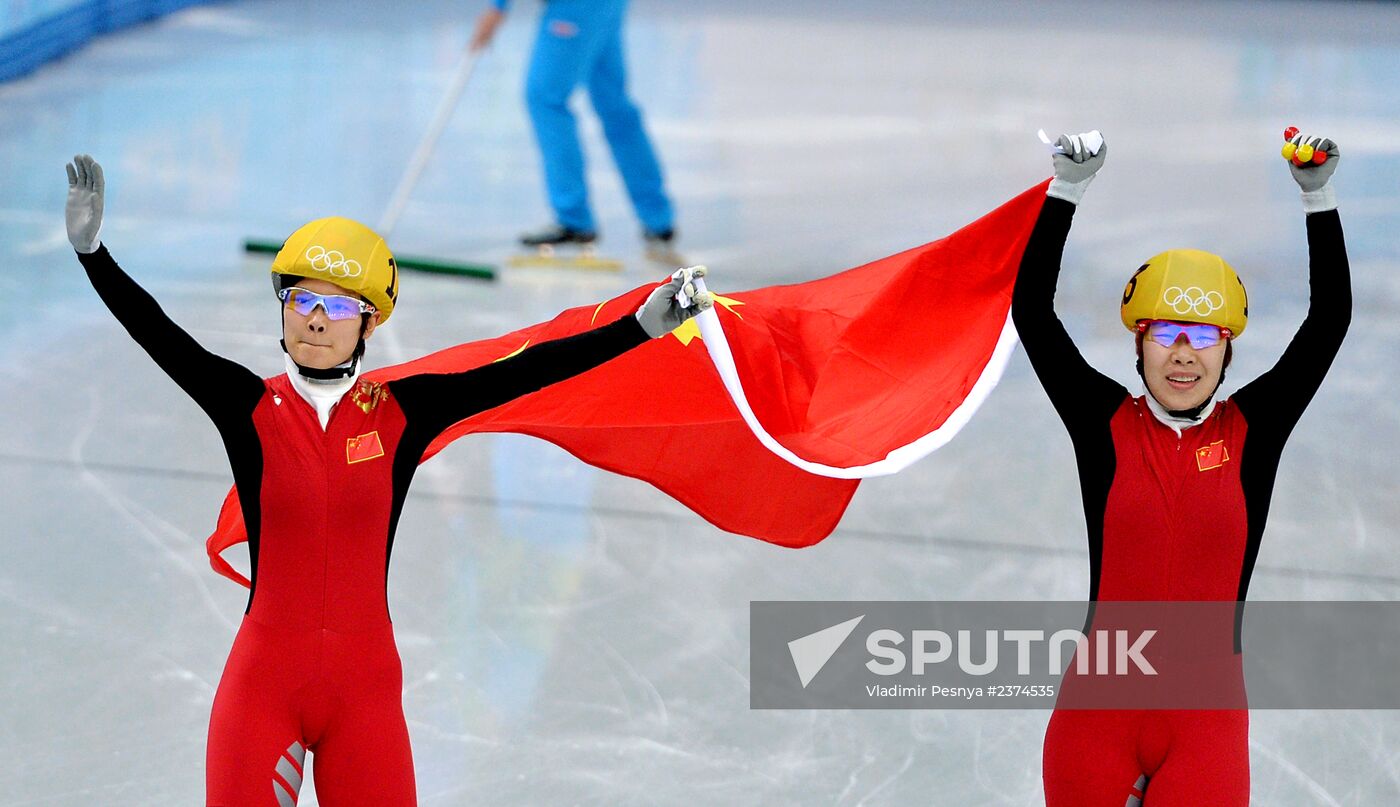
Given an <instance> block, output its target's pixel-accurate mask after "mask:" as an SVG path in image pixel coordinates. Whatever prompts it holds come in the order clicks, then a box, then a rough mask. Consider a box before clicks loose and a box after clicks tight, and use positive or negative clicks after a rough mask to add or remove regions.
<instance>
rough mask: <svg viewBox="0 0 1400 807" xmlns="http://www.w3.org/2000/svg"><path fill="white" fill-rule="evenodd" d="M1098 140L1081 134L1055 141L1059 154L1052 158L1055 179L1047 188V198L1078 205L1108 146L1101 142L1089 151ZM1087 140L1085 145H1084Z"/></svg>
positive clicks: (1092, 135)
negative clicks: (1092, 150) (1095, 149)
mask: <svg viewBox="0 0 1400 807" xmlns="http://www.w3.org/2000/svg"><path fill="white" fill-rule="evenodd" d="M1094 140H1101V138H1099V137H1098V133H1097V132H1084V133H1082V134H1077V135H1074V136H1073V137H1071V136H1070V135H1060V139H1059V140H1057V141H1056V142H1055V145H1056V146H1058V147H1059V149H1060V152H1061V153H1058V154H1056V155H1055V156H1054V162H1055V178H1054V179H1053V180H1051V181H1050V187H1049V188H1047V189H1046V191H1045V195H1046V196H1054V197H1055V198H1057V199H1064V200H1065V201H1066V202H1069V203H1070V204H1076V205H1077V204H1079V200H1080V199H1082V198H1084V190H1085V189H1086V188H1088V187H1089V183H1090V182H1091V181H1093V179H1094V175H1095V174H1097V173H1098V172H1099V169H1100V168H1102V167H1103V161H1104V158H1106V157H1107V156H1108V143H1106V142H1100V143H1099V147H1098V150H1097V151H1094V152H1092V153H1091V152H1090V146H1091V145H1092V141H1094ZM1086 141H1088V142H1086Z"/></svg>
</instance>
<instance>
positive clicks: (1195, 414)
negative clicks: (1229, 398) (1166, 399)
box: [1137, 352, 1225, 420]
mask: <svg viewBox="0 0 1400 807" xmlns="http://www.w3.org/2000/svg"><path fill="white" fill-rule="evenodd" d="M1137 371H1138V378H1141V379H1142V388H1143V389H1145V390H1147V394H1148V395H1152V387H1151V386H1150V385H1148V383H1147V374H1146V373H1145V372H1143V366H1142V353H1141V352H1139V353H1138V359H1137ZM1223 383H1225V368H1224V367H1221V368H1220V378H1217V379H1216V380H1215V389H1212V390H1211V391H1210V394H1209V395H1207V396H1206V398H1205V400H1204V401H1201V403H1200V404H1199V405H1198V406H1193V407H1191V408H1190V409H1168V408H1167V405H1166V404H1164V403H1162V402H1161V401H1160V400H1159V399H1158V398H1157V396H1156V395H1152V400H1154V401H1156V402H1157V405H1158V406H1160V407H1162V411H1163V412H1166V413H1167V414H1168V415H1171V416H1172V417H1174V418H1180V419H1182V420H1196V419H1197V418H1199V417H1200V416H1201V413H1202V412H1204V411H1206V407H1208V406H1210V405H1211V403H1212V402H1213V401H1214V400H1215V394H1216V393H1217V392H1219V391H1220V385H1221V384H1223Z"/></svg>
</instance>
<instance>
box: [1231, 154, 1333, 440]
mask: <svg viewBox="0 0 1400 807" xmlns="http://www.w3.org/2000/svg"><path fill="white" fill-rule="evenodd" d="M1295 141H1296V142H1295V145H1301V144H1303V143H1304V142H1307V143H1308V144H1309V145H1311V146H1313V148H1314V149H1315V150H1317V151H1323V152H1326V153H1327V161H1326V162H1324V163H1323V164H1321V165H1317V164H1315V163H1304V164H1303V165H1301V166H1300V165H1297V164H1294V163H1290V164H1289V170H1290V172H1291V173H1292V174H1293V178H1294V180H1296V181H1297V183H1298V186H1299V188H1300V189H1301V190H1302V197H1303V210H1304V212H1305V214H1306V216H1307V230H1308V287H1309V297H1308V313H1307V316H1306V317H1305V318H1304V319H1303V324H1302V325H1301V326H1300V327H1299V328H1298V332H1297V333H1296V334H1295V335H1294V336H1293V341H1291V342H1289V344H1288V347H1287V348H1286V349H1285V350H1284V351H1283V355H1282V356H1281V357H1279V360H1278V362H1277V363H1276V364H1274V366H1273V367H1272V368H1271V369H1269V371H1268V372H1266V373H1264V374H1263V375H1261V376H1259V377H1258V378H1256V379H1255V380H1253V381H1251V382H1250V383H1249V384H1246V385H1245V386H1244V387H1243V388H1242V389H1240V390H1239V391H1238V392H1236V393H1235V394H1234V396H1233V398H1234V400H1235V403H1236V404H1237V405H1238V406H1239V407H1240V412H1241V413H1242V414H1243V415H1244V416H1245V420H1247V421H1248V422H1249V429H1250V432H1251V434H1253V433H1255V431H1256V430H1265V429H1267V430H1268V431H1269V432H1271V433H1272V434H1273V435H1274V436H1275V437H1276V438H1277V439H1279V440H1280V441H1282V440H1283V439H1285V438H1286V437H1287V436H1288V434H1289V432H1291V431H1292V430H1293V427H1294V425H1296V424H1297V422H1298V419H1299V418H1300V417H1302V415H1303V410H1304V409H1306V408H1307V406H1308V403H1310V402H1311V401H1312V398H1313V395H1315V394H1316V393H1317V390H1318V388H1319V387H1321V386H1322V379H1323V378H1324V377H1325V376H1326V375H1327V370H1328V369H1329V368H1330V367H1331V366H1332V360H1333V359H1335V358H1336V356H1337V352H1338V351H1339V350H1340V349H1341V347H1342V340H1343V339H1344V338H1345V337H1346V333H1347V328H1348V326H1350V325H1351V270H1350V267H1349V265H1348V263H1347V251H1346V244H1345V243H1344V241H1343V239H1342V220H1341V217H1340V216H1339V215H1338V213H1337V193H1336V190H1335V189H1334V188H1333V186H1332V183H1331V180H1332V175H1333V173H1335V172H1336V170H1337V164H1338V162H1340V159H1341V154H1340V151H1339V149H1338V148H1337V145H1336V144H1335V143H1333V142H1332V141H1331V140H1327V139H1324V138H1306V136H1304V135H1298V136H1297V138H1295Z"/></svg>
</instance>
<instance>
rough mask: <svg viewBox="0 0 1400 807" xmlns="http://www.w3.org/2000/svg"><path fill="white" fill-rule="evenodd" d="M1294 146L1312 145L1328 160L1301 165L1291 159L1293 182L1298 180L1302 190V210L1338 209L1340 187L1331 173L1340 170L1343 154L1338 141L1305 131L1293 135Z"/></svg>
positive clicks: (1310, 211)
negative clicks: (1337, 187) (1333, 182)
mask: <svg viewBox="0 0 1400 807" xmlns="http://www.w3.org/2000/svg"><path fill="white" fill-rule="evenodd" d="M1289 142H1291V143H1292V144H1293V145H1295V146H1301V145H1303V144H1305V143H1306V144H1307V145H1309V146H1312V148H1313V151H1325V152H1327V162H1325V163H1323V164H1322V165H1318V164H1316V163H1312V162H1307V163H1303V164H1302V165H1294V164H1293V161H1292V160H1289V161H1288V172H1289V173H1291V174H1292V175H1293V181H1294V182H1297V183H1298V187H1299V188H1301V189H1302V195H1303V210H1305V211H1307V212H1308V213H1321V212H1322V211H1324V210H1336V209H1337V190H1336V189H1335V188H1333V187H1332V184H1331V183H1332V175H1333V174H1335V173H1336V172H1337V161H1338V160H1339V159H1341V156H1342V153H1341V151H1339V150H1338V149H1337V144H1336V143H1333V142H1332V141H1331V140H1328V139H1327V138H1325V137H1309V136H1308V135H1305V134H1297V135H1294V136H1293V139H1292V140H1291V141H1289Z"/></svg>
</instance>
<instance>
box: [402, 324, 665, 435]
mask: <svg viewBox="0 0 1400 807" xmlns="http://www.w3.org/2000/svg"><path fill="white" fill-rule="evenodd" d="M648 339H649V337H648V336H647V333H646V331H644V330H643V329H642V326H641V323H639V322H637V318H636V317H634V316H631V315H628V316H624V317H622V318H621V319H619V320H618V321H616V322H614V323H612V324H610V325H604V326H602V327H600V328H595V329H593V330H591V331H586V332H584V333H580V334H575V335H574V336H569V337H566V338H564V339H555V340H553V341H549V342H541V343H540V344H538V345H535V346H533V347H530V348H527V349H525V350H523V351H521V352H520V353H518V354H517V355H515V356H511V357H510V358H508V359H502V360H500V361H495V362H492V363H490V364H485V365H482V366H481V367H477V368H474V369H471V370H467V371H465V372H461V373H445V374H425V375H415V376H408V377H407V378H400V379H398V380H396V381H390V382H389V390H390V392H391V393H392V394H393V395H394V397H395V398H396V399H398V402H399V406H400V407H401V408H402V409H403V412H404V416H405V417H406V418H407V420H408V424H409V427H410V428H411V429H413V430H414V431H415V432H417V433H418V434H419V435H420V436H421V438H422V439H423V440H425V442H424V445H425V446H426V441H431V440H432V439H433V438H434V437H436V436H437V435H439V434H441V433H442V432H443V431H444V430H445V429H447V428H448V427H450V426H451V425H452V424H454V423H457V422H459V421H461V420H465V419H466V418H469V417H471V416H472V415H475V414H477V413H478V412H484V411H485V410H487V409H490V408H492V407H495V406H500V405H501V404H503V403H506V402H508V401H512V400H514V399H516V398H519V397H520V396H522V395H526V394H528V393H531V392H534V391H536V390H539V389H543V388H544V387H547V386H549V385H550V384H554V383H557V382H559V381H563V380H565V379H567V378H572V377H573V376H576V375H578V374H580V373H583V372H585V371H587V370H591V369H593V368H594V367H597V366H598V365H600V364H603V363H604V362H606V361H608V360H610V359H614V358H616V357H618V356H620V355H622V354H623V353H626V352H627V351H628V350H631V349H632V348H634V347H636V346H638V345H640V344H642V343H643V342H646V341H648Z"/></svg>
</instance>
